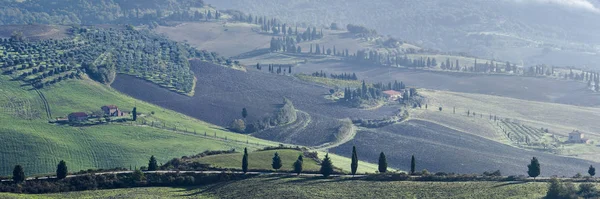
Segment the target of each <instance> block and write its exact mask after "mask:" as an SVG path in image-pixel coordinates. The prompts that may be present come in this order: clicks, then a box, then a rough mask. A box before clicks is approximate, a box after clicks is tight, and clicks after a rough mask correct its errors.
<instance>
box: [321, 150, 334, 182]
mask: <svg viewBox="0 0 600 199" xmlns="http://www.w3.org/2000/svg"><path fill="white" fill-rule="evenodd" d="M320 171H321V174H322V175H323V176H324V177H329V176H330V175H331V174H332V173H333V163H332V162H331V159H329V153H328V154H326V155H325V159H323V162H321V170H320Z"/></svg>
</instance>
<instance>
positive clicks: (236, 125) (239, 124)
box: [230, 119, 246, 133]
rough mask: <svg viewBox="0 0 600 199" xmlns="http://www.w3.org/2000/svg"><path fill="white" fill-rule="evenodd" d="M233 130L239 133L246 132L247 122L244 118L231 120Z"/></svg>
mask: <svg viewBox="0 0 600 199" xmlns="http://www.w3.org/2000/svg"><path fill="white" fill-rule="evenodd" d="M230 128H231V130H232V131H234V132H237V133H244V131H245V130H246V123H244V120H242V119H235V120H233V122H231V127H230Z"/></svg>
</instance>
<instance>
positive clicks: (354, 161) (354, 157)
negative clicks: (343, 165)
mask: <svg viewBox="0 0 600 199" xmlns="http://www.w3.org/2000/svg"><path fill="white" fill-rule="evenodd" d="M357 169H358V156H357V155H356V146H353V147H352V163H350V170H351V171H352V176H354V175H356V170H357Z"/></svg>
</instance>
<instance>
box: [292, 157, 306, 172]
mask: <svg viewBox="0 0 600 199" xmlns="http://www.w3.org/2000/svg"><path fill="white" fill-rule="evenodd" d="M302 164H304V160H303V159H302V155H299V156H298V159H297V160H296V162H294V165H293V166H294V173H296V174H298V175H300V173H302Z"/></svg>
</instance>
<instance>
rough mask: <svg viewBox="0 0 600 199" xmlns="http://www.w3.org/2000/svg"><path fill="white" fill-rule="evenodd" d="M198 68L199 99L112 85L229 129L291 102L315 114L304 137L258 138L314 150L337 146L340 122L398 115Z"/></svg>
mask: <svg viewBox="0 0 600 199" xmlns="http://www.w3.org/2000/svg"><path fill="white" fill-rule="evenodd" d="M192 63H193V65H194V67H193V68H194V69H193V70H194V72H195V74H196V78H197V79H198V82H197V86H196V90H195V96H193V97H188V96H183V95H179V94H176V93H173V92H170V91H167V90H165V89H162V88H160V87H158V86H156V85H154V84H152V83H149V82H146V81H144V80H141V79H137V78H135V77H131V76H125V75H120V76H118V77H117V79H116V80H115V82H114V83H113V84H112V86H113V87H114V88H115V89H117V90H119V91H121V92H123V93H126V94H128V95H130V96H133V97H135V98H138V99H141V100H144V101H147V102H150V103H154V104H157V105H160V106H162V107H165V108H168V109H171V110H175V111H178V112H181V113H184V114H186V115H189V116H191V117H195V118H197V119H200V120H203V121H207V122H210V123H212V124H216V125H219V126H229V125H230V123H231V122H232V121H233V120H234V119H240V118H242V115H241V112H242V111H241V110H242V108H246V109H247V110H248V117H247V118H246V121H248V122H254V121H257V120H260V119H262V118H264V117H266V116H270V115H272V114H273V112H274V111H276V110H277V108H278V107H279V106H280V105H281V104H282V103H283V98H288V99H290V100H291V101H292V102H293V104H294V106H295V108H296V109H297V110H299V111H303V112H305V113H307V114H308V115H309V116H302V117H300V119H301V120H304V119H309V118H312V119H311V120H310V121H309V123H308V124H306V125H302V127H304V126H306V127H304V128H303V130H302V132H297V133H292V134H289V135H283V136H272V135H270V133H268V132H267V133H266V134H267V135H269V136H261V133H259V134H258V135H257V136H258V137H264V138H267V137H269V138H270V139H271V140H276V141H280V142H286V143H291V144H303V145H309V146H316V145H320V144H323V143H326V142H330V141H333V140H331V139H332V138H334V136H329V135H333V134H335V133H336V131H334V129H335V128H337V127H338V126H339V120H340V119H345V118H359V117H360V118H372V119H375V118H381V117H384V116H386V115H392V114H394V112H395V111H397V108H395V107H393V106H385V107H382V108H379V109H376V110H361V109H351V108H347V107H344V106H342V105H339V104H337V103H335V102H332V101H330V100H327V99H325V98H324V97H323V96H324V95H326V94H327V93H328V92H329V88H326V87H322V86H318V85H315V84H312V83H307V82H304V81H301V80H298V79H296V78H294V77H291V76H284V75H275V74H270V73H265V72H258V71H253V70H250V71H249V72H242V71H237V70H232V69H228V68H224V67H221V66H216V65H213V64H209V63H205V62H199V61H196V62H192ZM265 70H266V69H265ZM315 118H318V119H315ZM289 125H293V124H289ZM329 129H331V130H329ZM280 133H281V132H280ZM315 134H320V138H316V139H315V138H314V135H315Z"/></svg>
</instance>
